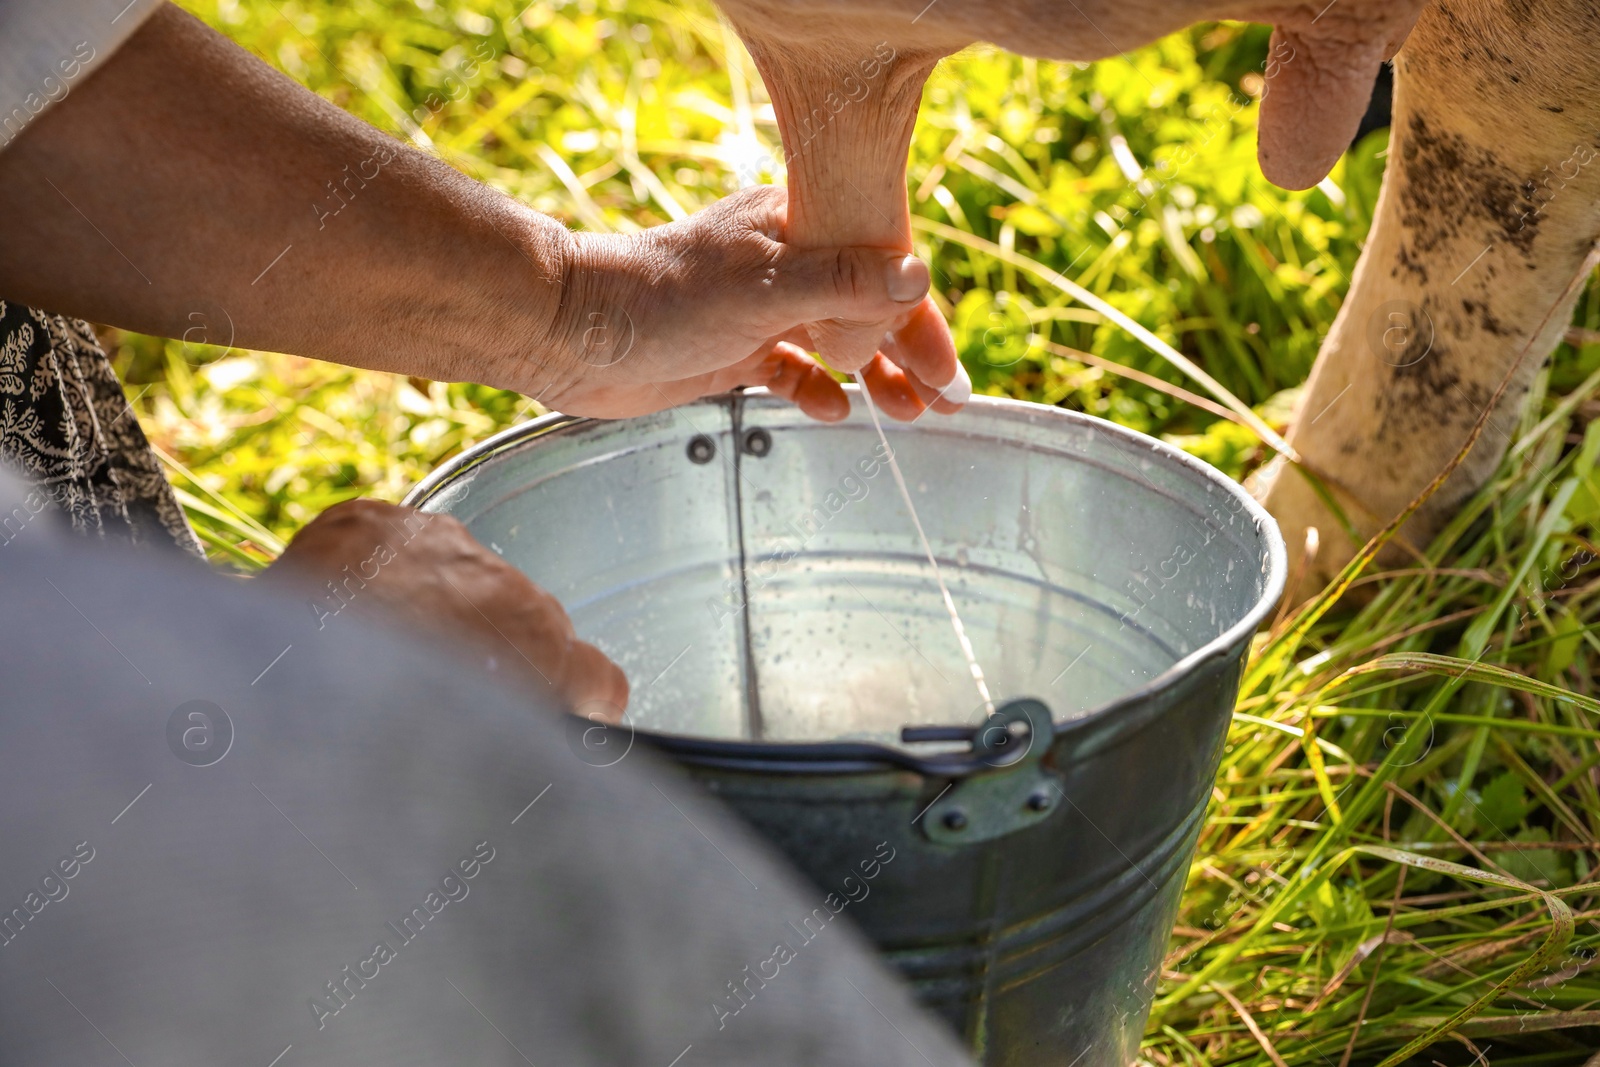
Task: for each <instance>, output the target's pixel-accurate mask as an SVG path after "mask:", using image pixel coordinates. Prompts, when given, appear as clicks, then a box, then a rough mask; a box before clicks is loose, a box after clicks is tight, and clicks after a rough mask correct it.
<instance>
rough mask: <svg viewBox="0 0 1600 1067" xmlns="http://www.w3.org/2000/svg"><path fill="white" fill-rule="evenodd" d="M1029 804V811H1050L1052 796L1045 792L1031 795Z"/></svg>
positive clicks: (1029, 795)
mask: <svg viewBox="0 0 1600 1067" xmlns="http://www.w3.org/2000/svg"><path fill="white" fill-rule="evenodd" d="M1027 803H1028V810H1029V811H1049V810H1050V794H1049V793H1046V792H1044V791H1043V790H1038V791H1036V792H1033V793H1029V794H1028V802H1027Z"/></svg>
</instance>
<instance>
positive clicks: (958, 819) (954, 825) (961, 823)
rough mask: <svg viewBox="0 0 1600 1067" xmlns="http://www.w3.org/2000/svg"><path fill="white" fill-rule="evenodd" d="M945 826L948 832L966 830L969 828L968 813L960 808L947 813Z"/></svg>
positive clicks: (945, 814)
mask: <svg viewBox="0 0 1600 1067" xmlns="http://www.w3.org/2000/svg"><path fill="white" fill-rule="evenodd" d="M944 826H945V829H946V830H965V829H966V828H967V813H966V812H964V811H962V810H961V809H960V808H955V809H953V810H951V811H947V812H945V813H944Z"/></svg>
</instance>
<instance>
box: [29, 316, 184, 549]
mask: <svg viewBox="0 0 1600 1067" xmlns="http://www.w3.org/2000/svg"><path fill="white" fill-rule="evenodd" d="M0 462H3V463H4V464H5V465H6V466H7V467H8V468H9V469H10V470H11V471H12V472H13V473H14V474H15V475H16V476H17V477H18V478H20V479H22V480H23V481H25V482H28V483H30V484H32V485H33V486H36V487H38V489H39V490H41V491H42V492H43V493H44V494H45V495H46V496H48V497H49V499H50V502H51V503H52V504H53V505H54V507H55V509H56V510H57V511H59V512H60V513H61V514H62V516H63V517H64V518H65V519H66V520H67V521H68V522H69V523H70V524H71V526H72V528H73V529H75V530H77V531H78V532H80V533H82V534H85V535H87V536H90V537H97V538H103V539H106V540H119V541H125V542H131V543H133V544H138V545H159V546H163V547H169V548H177V549H179V550H181V551H183V552H187V553H189V554H191V555H194V556H197V557H200V558H202V559H203V558H204V552H203V551H202V550H201V547H200V542H199V540H198V539H196V537H195V535H194V531H193V530H191V529H190V528H189V524H188V522H187V521H185V519H184V516H183V509H182V508H181V507H179V506H178V501H177V498H176V496H174V495H173V492H172V487H171V486H170V485H168V484H167V480H166V478H165V477H164V476H163V475H162V473H161V464H160V462H159V461H158V460H157V459H156V456H155V453H154V452H153V451H151V449H150V443H149V441H148V440H146V438H145V436H144V431H143V430H141V429H140V428H139V420H138V419H137V418H136V417H135V416H134V414H133V408H132V407H131V406H129V404H128V401H127V399H126V398H125V397H124V396H123V394H122V384H121V383H120V382H119V381H118V380H117V375H116V372H115V371H114V370H112V368H111V361H110V360H109V359H107V358H106V354H105V351H104V349H102V348H101V347H100V343H99V341H97V340H96V339H95V336H94V331H93V330H92V329H91V328H90V326H89V324H88V323H87V322H84V321H82V320H80V319H69V318H66V317H64V316H61V315H52V314H50V313H49V312H45V311H38V310H36V309H34V308H30V307H27V306H25V305H22V304H17V303H12V302H9V301H0Z"/></svg>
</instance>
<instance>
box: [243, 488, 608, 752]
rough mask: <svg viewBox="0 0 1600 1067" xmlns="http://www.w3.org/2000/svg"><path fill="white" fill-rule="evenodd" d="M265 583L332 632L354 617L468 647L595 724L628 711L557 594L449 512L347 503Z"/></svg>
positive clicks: (308, 530) (304, 533)
mask: <svg viewBox="0 0 1600 1067" xmlns="http://www.w3.org/2000/svg"><path fill="white" fill-rule="evenodd" d="M259 580H260V581H264V582H267V583H269V584H271V585H276V586H278V587H279V588H281V589H285V590H287V591H289V592H291V593H292V594H293V595H296V596H305V597H308V598H309V602H310V604H311V608H312V611H313V613H314V614H316V616H317V618H318V620H319V621H320V622H321V623H322V625H324V626H327V625H334V624H335V623H334V621H333V620H334V617H336V616H338V615H343V614H345V613H346V612H348V613H350V614H352V615H356V616H362V617H365V618H367V619H369V620H371V621H373V622H377V623H380V624H388V625H391V626H401V627H406V628H409V629H411V630H413V631H417V632H421V633H423V634H427V635H431V636H433V637H436V638H443V639H446V640H448V641H449V642H451V643H453V644H455V645H457V646H461V645H466V646H467V647H468V649H469V650H470V651H474V652H476V653H477V654H478V656H479V657H480V659H481V661H482V662H484V663H485V664H486V666H487V667H488V669H489V670H491V671H494V672H497V673H501V674H505V675H508V676H509V677H510V679H511V680H512V682H513V684H514V685H517V686H519V687H521V688H524V689H530V690H532V691H534V692H538V693H541V694H543V695H545V696H547V697H549V698H550V699H551V700H553V701H554V702H555V703H556V704H558V705H559V706H561V707H564V708H566V709H568V710H570V711H572V712H574V713H575V714H579V715H582V716H584V717H586V718H591V719H592V718H599V719H604V720H606V721H609V722H615V721H617V720H619V719H620V718H621V717H622V712H623V709H624V708H626V707H627V704H628V679H627V678H626V677H625V676H624V675H623V673H622V670H621V668H619V667H618V666H617V665H616V664H615V663H612V662H611V660H609V659H607V658H606V655H605V653H603V652H601V651H600V650H599V649H598V648H595V647H594V646H593V645H591V644H587V643H586V642H583V641H580V640H578V639H577V637H576V636H575V635H574V633H573V629H572V620H571V619H569V618H567V613H566V611H565V610H563V608H562V607H561V605H560V604H559V603H558V602H557V601H556V599H555V598H554V597H552V596H551V595H550V594H549V593H547V592H545V591H544V590H543V589H540V588H539V587H538V586H537V585H534V584H533V582H532V581H530V580H529V579H528V577H527V575H525V574H523V573H522V572H521V571H519V570H517V569H516V568H515V567H513V566H511V565H510V564H509V563H507V562H506V561H505V560H503V559H501V558H500V557H499V556H498V555H496V554H495V553H494V552H491V551H490V550H489V549H487V548H485V547H484V546H483V545H482V544H480V543H479V542H478V541H476V540H475V539H474V538H473V536H472V535H471V534H469V533H468V532H467V528H466V527H465V526H463V525H462V524H461V523H460V522H459V521H457V520H456V519H454V518H451V517H450V516H448V515H430V514H427V513H425V512H420V511H414V510H412V509H411V508H403V507H397V506H396V505H394V504H385V503H382V502H380V501H377V500H350V501H346V502H345V503H343V504H337V505H335V506H333V507H331V508H329V509H328V510H327V511H324V512H323V513H322V514H321V515H318V516H317V517H316V518H315V519H314V520H312V521H311V522H310V523H309V524H307V525H306V527H305V528H304V529H302V530H301V531H300V532H299V533H298V534H297V535H296V536H295V539H294V540H293V541H292V542H291V543H290V545H289V547H288V548H287V549H286V550H285V551H284V553H283V555H282V556H281V557H280V558H279V559H278V561H277V562H276V563H274V564H273V565H272V566H271V567H269V568H267V570H266V573H264V574H263V575H262V576H261V578H260V579H259Z"/></svg>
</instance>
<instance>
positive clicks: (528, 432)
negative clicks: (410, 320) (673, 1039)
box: [401, 384, 1288, 778]
mask: <svg viewBox="0 0 1600 1067" xmlns="http://www.w3.org/2000/svg"><path fill="white" fill-rule="evenodd" d="M844 389H845V392H846V394H847V395H854V394H856V393H859V392H860V387H859V386H856V385H854V384H847V385H845V386H844ZM740 403H743V404H751V403H754V404H756V405H758V406H761V407H770V408H779V409H791V408H793V405H792V404H790V403H789V402H788V401H787V400H783V399H781V398H779V397H776V396H774V395H772V393H771V392H770V391H769V390H767V389H765V388H754V389H742V390H736V391H734V392H730V393H722V394H719V395H716V396H710V397H702V398H701V399H699V400H696V401H692V402H690V403H688V404H679V405H676V406H675V407H674V408H667V409H663V411H662V412H651V413H649V414H646V415H641V416H634V417H635V418H649V417H651V416H652V415H659V414H662V413H664V412H665V411H672V410H677V409H678V408H694V407H726V406H729V405H736V404H740ZM855 406H856V405H852V409H854V408H855ZM967 406H976V407H978V408H980V409H984V410H988V411H992V412H995V413H1000V414H1007V415H1013V416H1018V417H1025V418H1029V419H1036V418H1039V417H1044V418H1047V419H1055V420H1058V421H1060V422H1062V423H1063V424H1073V425H1077V426H1082V427H1086V428H1089V429H1091V430H1093V431H1094V432H1096V433H1099V434H1106V435H1110V436H1112V437H1115V438H1118V439H1120V440H1122V441H1124V442H1126V443H1128V444H1132V445H1137V446H1138V447H1140V448H1142V449H1146V450H1148V452H1149V453H1152V454H1153V455H1154V457H1155V458H1156V459H1157V460H1159V461H1163V462H1166V463H1168V464H1169V465H1175V466H1176V467H1178V468H1180V469H1181V470H1182V471H1184V472H1185V473H1186V474H1188V475H1191V476H1193V477H1196V478H1198V479H1199V480H1201V481H1202V482H1205V483H1207V484H1210V485H1212V486H1215V487H1217V488H1220V489H1221V490H1222V491H1223V492H1225V493H1228V494H1230V495H1231V496H1233V498H1234V499H1235V500H1237V501H1238V502H1239V503H1240V504H1241V505H1242V508H1243V511H1244V512H1245V514H1247V515H1248V516H1249V517H1250V518H1251V519H1252V520H1253V521H1254V524H1255V527H1256V530H1257V531H1258V533H1259V535H1260V538H1261V541H1262V548H1263V550H1264V554H1265V561H1264V564H1265V578H1266V581H1265V585H1264V587H1263V589H1262V592H1261V594H1260V595H1259V596H1258V597H1257V598H1256V600H1255V602H1254V603H1253V604H1252V605H1251V606H1250V608H1249V610H1247V611H1245V612H1243V613H1242V614H1241V615H1240V616H1239V618H1238V619H1237V620H1235V621H1234V623H1233V625H1231V626H1229V627H1228V628H1227V629H1225V630H1223V631H1222V632H1221V633H1220V634H1218V635H1217V636H1216V637H1213V638H1212V639H1211V640H1209V641H1207V642H1205V643H1204V644H1203V645H1201V646H1199V647H1198V648H1196V649H1194V650H1193V651H1191V652H1189V653H1188V654H1186V655H1184V656H1183V657H1181V658H1180V659H1178V660H1176V661H1175V662H1173V663H1172V664H1171V665H1169V666H1168V667H1167V668H1166V669H1165V670H1163V671H1162V672H1161V673H1160V674H1158V675H1156V676H1155V677H1154V678H1152V679H1150V680H1149V681H1147V682H1145V683H1144V684H1143V685H1141V686H1139V687H1138V688H1137V689H1133V690H1130V691H1129V692H1126V693H1123V694H1122V695H1120V696H1117V697H1114V698H1113V699H1111V700H1108V701H1106V702H1105V703H1103V704H1100V705H1099V706H1097V707H1094V708H1091V709H1089V710H1088V711H1085V712H1084V713H1083V714H1081V715H1075V716H1073V717H1072V718H1070V719H1065V720H1056V723H1055V725H1056V737H1057V738H1058V739H1060V738H1061V737H1062V736H1063V735H1065V734H1069V733H1070V734H1074V735H1079V734H1082V733H1084V732H1085V731H1090V730H1093V729H1095V728H1096V727H1098V726H1100V725H1101V724H1104V723H1106V722H1108V721H1109V720H1112V719H1115V718H1116V717H1117V713H1118V712H1119V711H1120V710H1121V709H1123V708H1125V707H1128V706H1129V705H1135V704H1148V703H1154V702H1155V701H1157V700H1158V699H1159V698H1160V697H1161V696H1162V695H1163V694H1165V693H1166V692H1167V691H1168V690H1172V689H1176V688H1178V687H1179V686H1180V685H1181V684H1182V683H1183V682H1184V681H1185V680H1186V679H1188V678H1190V677H1191V676H1192V675H1194V674H1195V673H1196V672H1197V671H1199V670H1200V668H1201V667H1202V666H1203V665H1204V664H1205V663H1206V662H1207V661H1209V660H1212V659H1218V658H1222V657H1225V656H1227V655H1228V654H1229V653H1230V652H1232V651H1233V650H1234V649H1236V648H1238V647H1239V646H1241V645H1242V644H1244V643H1246V642H1248V641H1249V639H1250V636H1251V634H1253V633H1254V632H1255V630H1256V628H1257V627H1259V626H1260V625H1261V622H1262V621H1263V620H1264V619H1265V618H1266V617H1267V615H1268V613H1270V612H1271V611H1272V609H1273V608H1274V607H1275V606H1276V605H1277V603H1278V600H1279V599H1280V598H1281V597H1282V596H1283V591H1284V587H1285V585H1286V583H1287V580H1288V553H1287V550H1286V548H1285V545H1284V540H1283V533H1282V531H1281V530H1279V528H1278V523H1277V520H1275V519H1274V518H1273V517H1272V516H1271V515H1269V514H1268V513H1267V510H1266V509H1265V508H1263V507H1262V506H1261V504H1260V503H1259V502H1257V501H1256V499H1255V498H1254V497H1253V496H1251V495H1250V494H1249V493H1248V492H1247V491H1246V490H1245V488H1244V486H1243V485H1242V484H1240V483H1239V482H1237V481H1235V480H1234V479H1232V478H1230V477H1228V476H1227V475H1226V474H1224V473H1223V472H1222V471H1220V470H1218V469H1217V468H1216V467H1213V466H1212V465H1211V464H1209V463H1207V462H1205V461H1204V460H1202V459H1200V458H1198V457H1196V456H1192V455H1190V454H1189V453H1187V452H1185V451H1184V450H1183V449H1181V448H1178V447H1177V446H1176V445H1172V444H1169V443H1168V442H1166V441H1163V440H1161V439H1160V438H1158V437H1154V436H1152V435H1150V434H1144V433H1140V432H1139V431H1137V430H1132V429H1129V428H1128V427H1126V426H1120V425H1118V424H1117V423H1114V422H1112V421H1110V420H1109V419H1103V418H1100V417H1098V416H1094V415H1087V414H1084V413H1083V412H1078V411H1069V410H1067V409H1066V408H1058V407H1054V406H1052V405H1048V404H1038V403H1034V402H1032V401H1027V400H1016V399H1013V398H1010V397H996V396H985V395H983V394H978V393H974V394H973V396H972V398H971V399H970V400H968V401H967ZM963 410H965V408H963ZM625 421H628V420H627V419H601V418H592V417H589V416H582V415H565V414H562V413H560V412H550V413H549V414H546V415H541V416H539V417H538V418H535V419H532V420H530V421H528V422H524V423H520V424H518V425H516V426H511V427H508V428H507V429H504V430H501V431H500V432H499V433H496V434H494V435H492V436H490V437H487V438H485V439H484V440H482V441H480V442H478V443H477V444H476V445H473V446H472V447H471V448H468V449H465V450H463V451H462V452H460V453H458V454H457V455H455V456H453V457H451V458H450V459H448V460H446V461H445V462H444V463H441V464H440V465H439V466H438V467H436V468H434V469H433V470H432V471H431V472H429V473H428V475H427V476H426V477H424V478H423V479H422V480H421V481H420V482H418V483H417V484H416V485H415V486H414V487H413V488H412V489H411V491H410V492H408V493H407V494H406V495H405V498H404V499H403V500H402V501H401V503H402V504H404V505H406V506H407V507H422V506H424V505H426V504H427V503H428V501H429V500H431V499H432V498H433V497H434V496H435V495H436V494H437V493H438V492H439V491H440V490H441V489H443V488H445V487H446V486H448V485H450V484H452V483H453V482H454V481H455V480H456V479H458V478H460V477H461V476H462V475H464V474H466V473H467V472H469V471H471V470H472V469H473V468H475V467H477V466H479V465H480V464H482V463H485V462H487V461H489V460H491V459H494V458H496V457H497V456H499V455H501V454H503V453H505V452H508V451H510V450H512V449H514V448H517V447H520V446H524V445H528V444H531V443H532V442H533V441H535V440H537V439H539V438H542V437H546V436H549V435H551V434H553V433H555V432H557V431H560V430H563V429H568V428H572V427H578V426H586V425H589V424H604V423H615V422H625ZM819 425H823V426H827V425H839V424H837V423H819ZM897 425H903V424H897V423H893V422H888V421H886V422H885V424H884V428H885V429H886V430H890V431H891V432H892V431H893V429H894V427H895V426H897ZM1028 695H1029V694H1018V698H1019V699H1020V698H1023V697H1026V696H1028ZM1046 705H1047V706H1048V702H1046ZM630 729H632V730H634V731H635V732H637V733H638V734H639V735H641V736H642V737H644V738H647V739H648V740H649V741H650V743H651V744H653V745H655V746H656V747H659V748H661V749H663V750H665V751H668V752H670V753H672V754H673V755H675V756H678V757H681V758H686V759H688V760H690V761H694V762H700V761H704V762H706V763H707V764H709V765H713V766H721V767H725V768H728V769H734V768H735V767H740V768H742V769H756V768H767V767H772V766H773V765H774V764H780V765H782V768H783V770H785V771H787V772H789V773H812V774H817V773H846V774H848V773H863V772H876V773H881V772H882V771H884V770H887V769H893V768H899V769H902V770H911V771H915V772H917V773H920V774H922V775H924V776H925V777H934V778H950V777H958V776H961V775H962V774H964V773H970V772H969V771H962V770H959V769H958V768H960V767H971V769H972V770H981V769H985V768H983V767H982V766H981V765H976V764H975V763H974V761H970V760H956V761H952V760H950V759H949V758H948V756H947V757H946V758H945V759H942V760H941V759H939V758H938V757H922V756H918V755H917V754H915V753H911V752H907V751H906V750H904V749H898V748H892V747H890V746H888V745H882V744H877V743H875V742H860V741H760V740H757V741H748V740H738V739H731V738H711V737H699V736H696V735H693V734H678V733H668V732H665V731H657V730H650V729H647V728H643V727H631V726H630ZM696 757H699V759H698V760H697V759H696Z"/></svg>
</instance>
